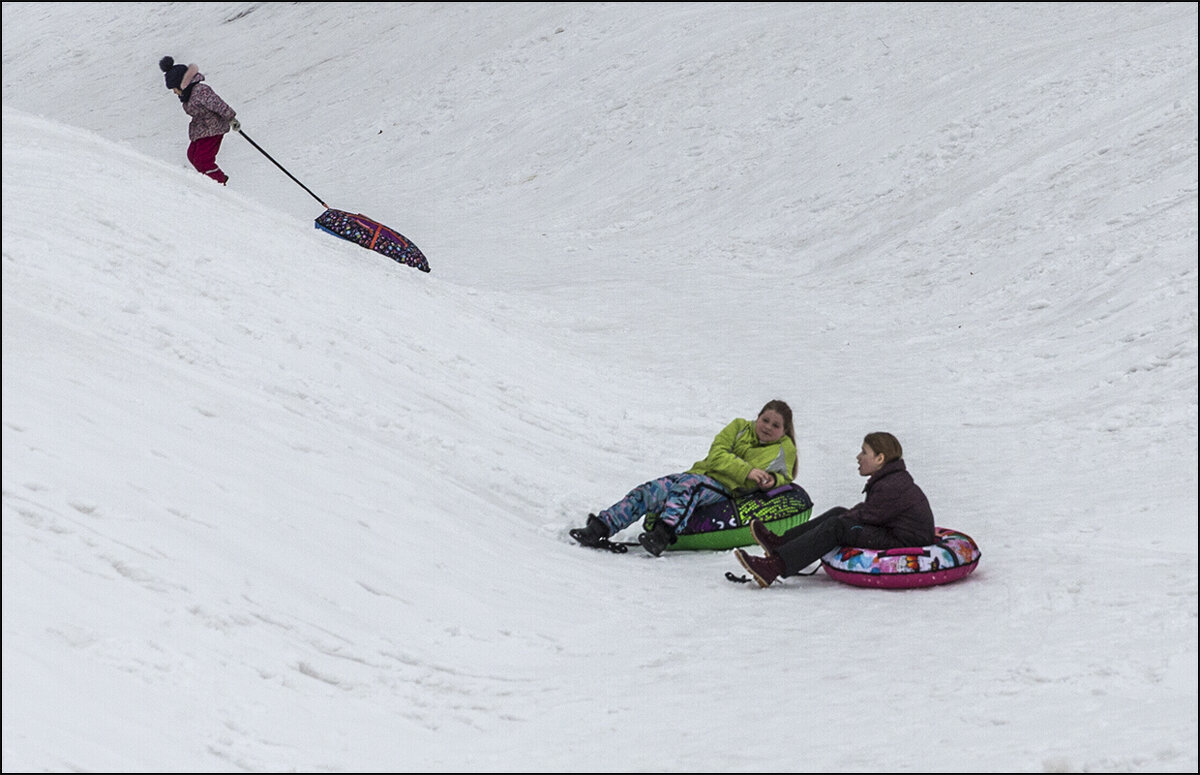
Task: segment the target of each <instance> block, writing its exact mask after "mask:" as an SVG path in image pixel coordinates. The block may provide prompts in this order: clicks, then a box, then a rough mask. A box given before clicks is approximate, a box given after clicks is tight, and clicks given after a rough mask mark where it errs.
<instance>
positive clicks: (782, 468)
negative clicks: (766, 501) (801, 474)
mask: <svg viewBox="0 0 1200 775" xmlns="http://www.w3.org/2000/svg"><path fill="white" fill-rule="evenodd" d="M795 464H796V445H795V444H793V443H792V440H791V438H790V437H788V436H787V434H784V435H783V436H782V437H780V439H779V441H775V442H772V443H770V444H762V443H760V442H759V440H758V434H756V433H755V432H754V422H753V421H752V420H743V419H742V418H740V417H739V418H738V419H736V420H734V421H733V422H731V423H729V425H726V426H725V428H724V430H722V431H721V432H720V433H718V434H717V437H716V438H715V439H713V443H712V447H710V448H709V450H708V457H706V458H704V459H703V460H699V461H697V462H696V464H695V465H694V466H692V467H691V468H689V469H688V471H687V473H689V474H703V475H704V476H709V477H712V478H713V479H716V480H717V481H718V482H720V483H721V486H722V487H725V488H726V489H727V490H729V491H730V492H731V493H734V494H738V493H744V492H749V491H751V490H757V489H758V485H756V484H754V482H748V481H746V476H747V475H748V474H749V473H750V471H751V470H752V469H755V468H759V469H762V470H763V471H767V472H769V473H773V474H775V484H776V486H779V485H783V484H787V483H788V482H790V481H792V469H793V468H794V466H795Z"/></svg>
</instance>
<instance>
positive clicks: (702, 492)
mask: <svg viewBox="0 0 1200 775" xmlns="http://www.w3.org/2000/svg"><path fill="white" fill-rule="evenodd" d="M727 497H729V495H728V494H727V492H726V490H725V488H724V487H722V486H721V485H720V484H718V483H717V481H716V480H715V479H712V478H709V477H707V476H702V475H700V474H669V475H667V476H664V477H661V478H659V479H652V480H651V481H649V482H646V483H645V484H643V485H641V486H639V487H635V488H633V489H632V490H630V491H629V494H628V495H626V496H625V497H624V498H622V499H621V501H620V502H619V503H614V504H613V505H611V506H609V507H608V508H607V509H605V510H604V511H602V512H600V513H599V514H597V515H596V516H597V517H599V518H600V521H601V522H603V523H604V524H606V525H608V529H609V530H610V531H612V534H613V535H616V534H617V533H619V532H620V531H622V530H624V529H625V528H627V527H629V526H630V525H632V524H633V523H634V522H637V521H638V520H640V519H642V518H643V517H645V516H646V514H647V513H654V514H657V515H658V517H659V519H661V520H662V521H663V522H664V523H665V524H668V525H671V526H672V527H674V528H675V532H679V531H680V530H681V529H682V528H683V526H684V525H685V524H687V519H688V517H690V516H691V515H692V510H693V509H695V508H696V507H697V506H703V505H705V504H707V503H715V502H717V501H719V500H722V499H724V498H727Z"/></svg>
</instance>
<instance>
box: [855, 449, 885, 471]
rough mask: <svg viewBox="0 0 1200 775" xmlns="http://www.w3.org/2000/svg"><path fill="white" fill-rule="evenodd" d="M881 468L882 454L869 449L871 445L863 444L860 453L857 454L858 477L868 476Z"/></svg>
mask: <svg viewBox="0 0 1200 775" xmlns="http://www.w3.org/2000/svg"><path fill="white" fill-rule="evenodd" d="M881 468H883V453H882V452H876V451H875V450H873V449H871V445H870V444H868V443H866V442H865V441H864V442H863V445H862V452H859V453H858V474H859V476H870V475H871V474H873V473H875V472H876V471H878V470H879V469H881Z"/></svg>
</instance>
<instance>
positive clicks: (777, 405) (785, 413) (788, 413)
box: [755, 398, 874, 479]
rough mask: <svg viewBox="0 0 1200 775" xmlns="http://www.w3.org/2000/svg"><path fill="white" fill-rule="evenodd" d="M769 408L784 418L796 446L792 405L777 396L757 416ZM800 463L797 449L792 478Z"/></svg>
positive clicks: (760, 415) (785, 427)
mask: <svg viewBox="0 0 1200 775" xmlns="http://www.w3.org/2000/svg"><path fill="white" fill-rule="evenodd" d="M768 410H770V411H772V412H778V413H779V416H780V417H782V418H783V432H784V433H786V434H787V436H788V438H789V439H791V440H792V446H793V447H795V446H796V426H795V425H793V424H792V407H790V406H788V405H787V402H786V401H781V400H779V399H778V398H776V399H775V400H773V401H768V402H767V404H766V406H764V407H763V408H762V409H759V410H758V414H757V415H755V418H758V417H762V413H763V412H766V411H768ZM872 449H874V447H872ZM797 450H799V447H797ZM799 463H800V453H799V451H797V453H796V459H795V460H793V461H792V478H793V479H795V478H796V470H797V468H798V467H799Z"/></svg>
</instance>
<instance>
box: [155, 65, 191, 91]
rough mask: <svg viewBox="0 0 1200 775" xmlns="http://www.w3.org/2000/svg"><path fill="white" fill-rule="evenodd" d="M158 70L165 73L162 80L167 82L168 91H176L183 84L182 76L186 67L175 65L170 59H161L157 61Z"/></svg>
mask: <svg viewBox="0 0 1200 775" xmlns="http://www.w3.org/2000/svg"><path fill="white" fill-rule="evenodd" d="M158 66H159V68H160V69H161V70H162V71H163V72H164V73H166V75H165V76H164V78H163V80H165V81H166V82H167V88H168V89H178V88H179V85H180V84H181V83H183V74H184V73H186V72H187V65H177V64H175V60H174V59H172V58H171V57H163V58H162V59H160V60H158Z"/></svg>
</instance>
